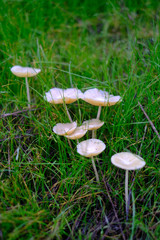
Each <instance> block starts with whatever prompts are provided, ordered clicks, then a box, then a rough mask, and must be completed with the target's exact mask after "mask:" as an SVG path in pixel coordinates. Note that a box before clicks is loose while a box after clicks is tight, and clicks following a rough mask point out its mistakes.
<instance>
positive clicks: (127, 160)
mask: <svg viewBox="0 0 160 240" xmlns="http://www.w3.org/2000/svg"><path fill="white" fill-rule="evenodd" d="M111 162H112V164H114V165H115V166H116V167H119V168H122V169H124V170H136V169H140V168H142V167H144V165H145V164H146V162H145V161H144V160H143V158H141V157H140V156H138V155H136V154H133V153H130V152H120V153H116V154H114V155H113V156H112V157H111Z"/></svg>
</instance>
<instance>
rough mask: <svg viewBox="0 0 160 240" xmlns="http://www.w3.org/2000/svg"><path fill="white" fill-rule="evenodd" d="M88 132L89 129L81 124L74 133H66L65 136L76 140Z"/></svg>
mask: <svg viewBox="0 0 160 240" xmlns="http://www.w3.org/2000/svg"><path fill="white" fill-rule="evenodd" d="M86 132H87V129H85V128H84V127H83V126H80V127H77V128H76V129H75V131H74V132H73V133H72V134H70V135H66V136H65V137H67V138H69V139H72V140H75V139H79V138H82V137H83V136H84V135H85V134H86Z"/></svg>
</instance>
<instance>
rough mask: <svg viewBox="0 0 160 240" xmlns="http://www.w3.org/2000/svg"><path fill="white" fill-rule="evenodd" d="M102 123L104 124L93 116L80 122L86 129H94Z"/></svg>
mask: <svg viewBox="0 0 160 240" xmlns="http://www.w3.org/2000/svg"><path fill="white" fill-rule="evenodd" d="M103 124H104V122H102V121H101V120H99V119H97V118H95V119H91V120H87V121H84V122H83V123H82V126H84V127H85V128H86V129H88V130H96V129H98V128H100V127H102V126H103Z"/></svg>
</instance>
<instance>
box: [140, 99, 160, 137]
mask: <svg viewBox="0 0 160 240" xmlns="http://www.w3.org/2000/svg"><path fill="white" fill-rule="evenodd" d="M138 105H139V106H140V108H141V110H142V112H143V113H144V115H145V117H146V118H147V119H148V121H149V123H150V125H151V127H152V129H153V131H154V132H155V133H156V134H157V136H158V139H160V135H159V133H158V131H157V129H156V128H155V126H154V124H153V122H152V121H151V120H150V118H149V117H148V115H147V113H146V112H145V110H144V108H143V107H142V105H141V104H140V102H138Z"/></svg>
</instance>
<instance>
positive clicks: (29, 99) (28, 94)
mask: <svg viewBox="0 0 160 240" xmlns="http://www.w3.org/2000/svg"><path fill="white" fill-rule="evenodd" d="M25 80H26V89H27V99H28V108H30V107H31V105H30V103H31V98H30V93H29V84H28V79H27V77H25Z"/></svg>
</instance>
